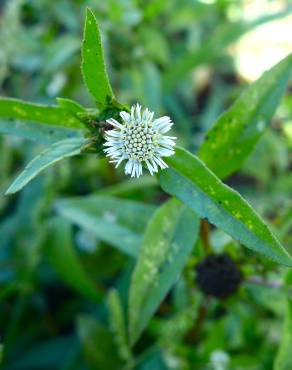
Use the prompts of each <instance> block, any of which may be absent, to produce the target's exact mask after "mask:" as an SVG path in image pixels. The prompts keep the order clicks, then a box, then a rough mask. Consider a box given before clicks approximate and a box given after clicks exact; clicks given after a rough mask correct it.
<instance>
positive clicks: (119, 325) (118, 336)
mask: <svg viewBox="0 0 292 370" xmlns="http://www.w3.org/2000/svg"><path fill="white" fill-rule="evenodd" d="M107 303H108V308H109V313H110V318H109V321H110V328H111V332H112V333H113V337H114V340H115V342H116V346H117V349H118V352H119V356H120V358H121V360H123V361H125V362H127V363H131V362H132V360H133V359H132V354H131V350H130V348H129V345H128V338H127V331H126V323H125V315H124V310H123V307H122V303H121V300H120V296H119V293H118V291H117V290H114V289H112V290H111V291H110V292H109V294H108V300H107Z"/></svg>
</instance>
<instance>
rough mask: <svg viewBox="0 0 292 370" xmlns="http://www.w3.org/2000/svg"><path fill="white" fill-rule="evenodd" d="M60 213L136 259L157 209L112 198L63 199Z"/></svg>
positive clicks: (58, 204)
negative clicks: (151, 218) (145, 232)
mask: <svg viewBox="0 0 292 370" xmlns="http://www.w3.org/2000/svg"><path fill="white" fill-rule="evenodd" d="M56 208H57V211H58V212H59V213H60V214H61V215H62V216H63V217H65V218H66V219H67V220H69V221H70V222H72V223H74V224H76V225H78V226H80V227H82V228H85V229H87V230H89V231H90V232H92V233H93V234H94V235H95V236H97V237H98V238H99V239H101V240H103V241H105V242H107V243H109V244H111V245H112V246H114V247H116V248H118V249H120V250H121V251H122V252H124V253H126V254H128V255H130V256H133V257H136V256H137V255H138V253H139V247H140V244H141V241H142V234H143V230H144V228H145V226H146V224H147V222H148V220H149V218H150V217H151V216H152V214H153V212H154V210H155V207H154V206H150V205H147V204H143V203H139V202H134V201H128V200H123V199H118V198H113V197H108V196H88V197H82V198H77V197H76V198H68V199H61V200H59V201H58V202H57V203H56Z"/></svg>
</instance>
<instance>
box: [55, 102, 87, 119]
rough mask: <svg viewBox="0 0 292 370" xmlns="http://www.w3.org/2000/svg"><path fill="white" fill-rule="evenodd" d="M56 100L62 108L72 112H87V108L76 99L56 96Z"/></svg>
mask: <svg viewBox="0 0 292 370" xmlns="http://www.w3.org/2000/svg"><path fill="white" fill-rule="evenodd" d="M56 100H57V102H58V104H59V106H60V107H61V108H63V109H65V110H67V111H69V112H71V113H72V114H74V115H76V114H78V113H86V109H85V108H84V107H82V105H81V104H79V103H77V102H76V101H74V100H71V99H67V98H56Z"/></svg>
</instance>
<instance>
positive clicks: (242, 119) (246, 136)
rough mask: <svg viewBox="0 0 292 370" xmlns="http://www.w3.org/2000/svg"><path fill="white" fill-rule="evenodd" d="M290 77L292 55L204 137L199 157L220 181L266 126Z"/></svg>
mask: <svg viewBox="0 0 292 370" xmlns="http://www.w3.org/2000/svg"><path fill="white" fill-rule="evenodd" d="M291 73H292V54H291V55H289V56H288V57H287V58H285V59H284V60H282V61H281V62H280V63H278V64H277V65H276V66H274V67H273V68H272V69H270V70H269V71H267V72H265V73H264V74H263V75H262V77H260V79H259V80H257V81H256V82H255V83H254V84H252V85H251V86H250V87H249V88H248V89H247V90H246V91H245V92H244V93H243V94H242V95H241V96H240V97H239V98H238V99H237V101H236V102H235V103H234V104H233V106H232V107H231V108H230V109H229V110H228V111H227V112H225V113H223V114H222V115H221V116H220V117H219V119H218V120H217V122H215V124H214V126H213V127H212V128H211V129H210V131H209V132H208V133H207V136H206V138H205V141H204V142H203V144H202V146H201V149H200V152H199V153H200V157H201V158H202V159H203V161H204V162H205V163H206V164H207V166H208V167H209V168H210V169H211V170H212V171H213V172H214V173H215V174H216V175H217V176H219V177H220V178H225V177H227V176H228V175H230V174H232V173H233V172H234V171H236V170H238V169H239V168H240V167H241V165H242V163H243V162H244V160H245V159H246V158H247V156H248V155H249V154H250V152H251V151H252V150H253V148H254V146H255V144H256V143H257V141H258V140H259V138H260V137H261V135H262V133H263V131H264V129H265V128H266V127H267V126H268V124H269V122H270V120H271V118H272V116H273V114H274V112H275V110H276V108H277V106H278V104H279V101H280V99H281V96H282V95H283V93H284V91H285V88H286V86H287V83H288V81H289V78H290V76H291Z"/></svg>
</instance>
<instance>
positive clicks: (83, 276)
mask: <svg viewBox="0 0 292 370" xmlns="http://www.w3.org/2000/svg"><path fill="white" fill-rule="evenodd" d="M45 251H46V254H47V256H48V258H49V262H50V263H51V265H52V266H53V267H54V269H55V270H56V272H57V273H58V275H59V276H60V277H61V279H62V280H63V281H65V282H66V283H67V284H69V285H70V286H71V287H72V288H73V289H75V290H76V291H78V292H79V293H81V294H83V295H85V296H86V297H87V298H89V299H90V300H93V301H94V302H96V303H100V301H101V293H100V292H99V291H98V289H97V287H96V286H95V284H94V282H93V280H91V278H90V277H89V276H88V275H87V273H86V271H85V270H84V268H83V266H82V265H81V263H80V261H79V259H78V257H77V254H76V252H75V250H74V246H73V241H72V228H71V225H70V224H69V223H68V222H67V221H65V220H64V219H62V218H60V217H56V218H54V219H53V220H51V222H50V223H49V228H48V241H47V245H46V249H45Z"/></svg>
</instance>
